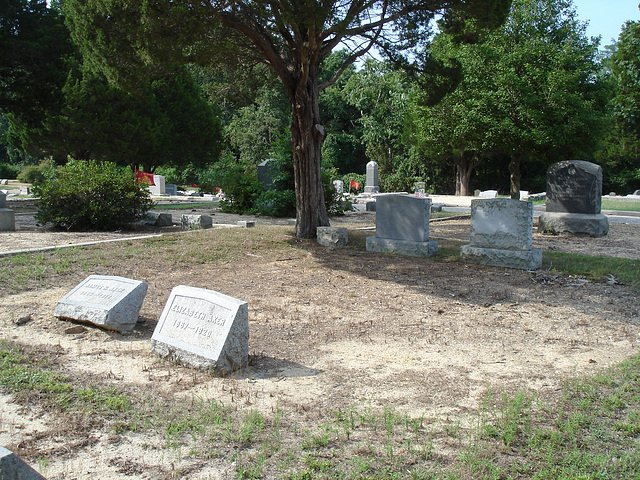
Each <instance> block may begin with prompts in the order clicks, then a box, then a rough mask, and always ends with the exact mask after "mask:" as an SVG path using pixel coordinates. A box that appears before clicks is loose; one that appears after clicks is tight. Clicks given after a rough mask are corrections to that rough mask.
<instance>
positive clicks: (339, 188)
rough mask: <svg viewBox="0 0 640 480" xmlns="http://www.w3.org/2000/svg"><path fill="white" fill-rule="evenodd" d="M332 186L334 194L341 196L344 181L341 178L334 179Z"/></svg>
mask: <svg viewBox="0 0 640 480" xmlns="http://www.w3.org/2000/svg"><path fill="white" fill-rule="evenodd" d="M333 188H335V189H336V195H337V196H338V198H342V196H343V195H344V182H343V181H342V180H334V181H333Z"/></svg>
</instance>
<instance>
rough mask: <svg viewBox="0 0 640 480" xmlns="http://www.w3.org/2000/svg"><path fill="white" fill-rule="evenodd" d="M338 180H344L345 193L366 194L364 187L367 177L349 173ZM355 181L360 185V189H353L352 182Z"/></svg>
mask: <svg viewBox="0 0 640 480" xmlns="http://www.w3.org/2000/svg"><path fill="white" fill-rule="evenodd" d="M338 180H342V183H344V192H345V193H353V194H358V193H362V192H364V187H365V184H366V181H367V176H366V175H360V174H358V173H347V174H346V175H343V176H342V177H340V178H338ZM352 180H353V181H354V182H356V183H358V184H359V186H358V188H355V187H353V188H351V181H352Z"/></svg>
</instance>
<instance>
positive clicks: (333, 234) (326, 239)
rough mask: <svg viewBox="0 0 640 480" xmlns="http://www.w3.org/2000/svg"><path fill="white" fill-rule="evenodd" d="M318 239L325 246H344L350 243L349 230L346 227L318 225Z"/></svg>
mask: <svg viewBox="0 0 640 480" xmlns="http://www.w3.org/2000/svg"><path fill="white" fill-rule="evenodd" d="M317 241H318V243H319V244H320V245H324V246H325V247H343V246H345V245H347V243H349V231H348V230H347V229H346V228H344V227H318V228H317Z"/></svg>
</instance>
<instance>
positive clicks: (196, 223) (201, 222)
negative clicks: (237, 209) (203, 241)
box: [180, 215, 213, 230]
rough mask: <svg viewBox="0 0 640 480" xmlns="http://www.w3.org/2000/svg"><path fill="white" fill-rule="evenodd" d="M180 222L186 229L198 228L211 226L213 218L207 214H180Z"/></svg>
mask: <svg viewBox="0 0 640 480" xmlns="http://www.w3.org/2000/svg"><path fill="white" fill-rule="evenodd" d="M180 224H181V225H182V228H184V229H186V230H200V229H203V228H211V227H212V226H213V218H211V216H209V215H182V217H181V218H180Z"/></svg>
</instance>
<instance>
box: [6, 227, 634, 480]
mask: <svg viewBox="0 0 640 480" xmlns="http://www.w3.org/2000/svg"><path fill="white" fill-rule="evenodd" d="M218 218H222V217H221V216H220V217H218ZM354 220H355V219H354V218H347V219H343V221H351V223H350V228H351V229H352V231H355V229H357V228H359V227H362V226H364V225H367V224H371V223H372V220H373V217H372V216H368V217H367V216H366V215H365V216H361V217H358V221H360V222H361V223H360V224H357V223H354ZM221 223H222V222H221ZM257 228H272V227H257ZM468 228H469V223H468V220H451V221H441V222H434V223H433V224H432V226H431V236H432V237H435V238H440V239H446V238H460V239H462V240H468V235H469V233H468ZM272 230H273V237H274V238H291V237H290V235H291V229H290V228H288V227H273V228H272ZM638 231H639V227H633V226H628V225H612V229H611V234H610V235H609V236H608V237H606V238H605V239H588V238H565V237H549V236H543V235H538V234H536V236H535V245H534V246H535V247H536V248H544V249H547V250H549V249H552V250H558V251H563V250H564V251H574V252H580V253H593V254H603V255H611V254H612V253H615V255H614V256H621V257H626V258H636V259H637V258H639V257H640V255H639V249H640V245H639V244H638V242H637V237H638V235H637V234H638ZM19 233H20V232H17V233H16V235H18V234H19ZM25 233H28V232H25ZM31 233H34V234H35V233H37V232H31ZM192 234H193V233H185V234H182V235H181V237H180V240H178V242H183V241H184V242H187V241H188V236H189V235H192ZM196 234H197V235H206V236H207V237H210V239H211V242H215V239H216V235H217V230H215V229H212V230H208V231H205V232H198V233H196ZM443 241H444V240H443ZM104 248H105V249H108V248H114V247H112V246H109V245H108V244H107V245H106V246H105V247H104ZM0 250H1V248H0ZM107 251H108V250H107ZM90 273H95V274H107V275H109V274H111V275H122V276H126V277H129V278H135V279H138V280H144V281H146V282H148V283H149V293H148V295H147V297H146V299H145V302H144V304H143V307H142V312H141V321H140V323H139V325H138V326H137V327H136V329H135V330H134V331H133V332H132V333H130V334H125V335H120V334H114V333H110V332H107V331H103V330H100V329H96V328H91V327H88V328H86V329H85V330H84V331H83V332H82V333H79V334H69V333H65V331H66V329H67V328H68V327H69V326H70V325H69V323H68V322H62V321H59V320H57V319H56V318H54V317H53V316H52V312H53V309H54V307H55V304H56V302H57V301H58V300H59V299H60V298H61V297H62V296H63V295H64V294H66V293H67V292H68V291H69V290H70V289H71V288H72V287H74V286H75V285H76V284H77V283H79V281H81V280H82V279H83V277H80V276H78V277H77V278H68V277H63V278H61V280H60V283H59V284H58V285H56V286H55V287H52V288H47V289H41V290H32V291H23V292H20V293H18V294H11V295H6V296H5V297H3V298H1V299H0V332H1V334H0V337H1V338H4V339H7V340H11V341H15V342H20V343H22V344H25V345H30V346H33V347H35V348H43V349H47V350H48V351H51V350H54V351H55V352H57V353H56V361H57V362H59V363H60V364H61V365H63V366H64V368H65V369H66V370H67V371H68V372H70V374H71V375H74V376H78V377H86V376H93V377H95V378H98V379H100V381H101V382H103V383H106V384H113V385H121V386H127V387H129V388H132V389H135V390H136V391H144V392H148V395H149V399H150V400H151V401H153V399H154V398H155V396H156V395H158V396H159V395H160V392H163V393H166V392H170V393H171V394H172V395H173V396H174V397H175V398H176V399H179V400H181V401H189V399H192V398H194V397H197V398H205V399H207V398H215V399H218V400H220V401H223V402H225V403H227V404H237V405H238V408H241V409H249V408H255V409H258V410H259V411H261V412H263V413H264V414H265V415H270V414H272V412H273V411H274V410H275V409H276V408H281V409H284V410H286V411H287V412H288V415H289V420H290V421H291V422H298V423H299V424H300V425H301V426H302V428H304V427H306V426H310V425H314V424H318V423H321V422H322V420H323V418H326V417H327V416H328V415H329V412H330V411H332V410H334V409H337V408H342V407H348V406H350V405H365V406H371V407H372V408H384V407H394V408H397V409H399V410H401V411H404V412H407V413H409V414H410V415H412V416H424V417H425V418H426V419H427V420H426V421H427V422H433V423H437V422H443V423H455V422H461V423H462V424H464V423H465V422H468V421H469V418H470V415H472V414H473V413H474V412H475V411H477V408H478V405H479V402H480V401H481V399H482V398H483V396H484V395H485V393H486V392H487V390H488V389H492V390H495V391H498V392H499V391H515V390H517V389H522V388H524V389H531V390H536V391H538V392H539V393H540V395H542V396H545V395H549V396H552V395H554V393H555V392H557V391H558V390H559V389H560V388H561V386H562V383H563V382H564V380H565V379H566V378H567V377H568V376H571V375H576V374H581V373H590V372H596V371H598V370H600V369H603V368H606V367H607V366H610V365H612V364H614V363H616V362H619V361H621V360H624V359H625V358H628V357H629V356H631V355H633V354H636V353H638V350H639V346H640V299H639V298H638V295H637V294H636V293H634V292H633V291H631V290H630V289H628V288H627V287H625V286H624V285H620V284H616V283H615V282H610V283H603V284H599V283H592V282H587V281H584V280H582V279H576V278H568V277H563V276H560V275H556V274H552V273H551V272H548V271H538V272H524V271H517V270H509V269H504V268H491V267H481V266H476V265H465V264H463V263H460V262H458V261H448V260H446V259H439V260H434V259H415V258H405V257H399V256H394V255H383V254H369V253H367V252H364V251H357V250H353V249H336V250H330V249H327V248H324V247H322V246H319V245H317V244H315V243H314V242H298V243H296V242H293V241H292V242H291V247H290V248H289V249H287V250H285V251H278V253H277V254H276V255H275V256H274V255H262V254H261V252H260V250H255V249H251V248H249V247H248V246H247V250H246V254H245V256H244V258H243V259H241V260H238V261H235V260H234V261H231V262H227V263H219V264H216V265H215V266H212V265H210V264H207V263H202V264H189V266H188V268H184V267H183V266H181V265H180V263H179V262H178V261H176V260H172V261H171V262H170V261H169V260H167V263H164V264H161V265H154V264H149V263H147V262H144V261H140V262H129V263H128V264H126V265H118V266H117V267H114V266H110V267H104V268H101V269H100V271H95V272H90ZM179 284H184V285H191V286H195V287H202V288H209V289H214V290H217V291H219V292H222V293H225V294H228V295H232V296H234V297H236V298H240V299H243V300H245V301H247V302H248V303H249V309H250V313H249V317H250V353H251V365H250V367H248V368H247V369H246V370H244V371H242V372H238V373H237V374H236V375H233V376H231V377H228V378H215V377H211V376H209V375H206V374H203V373H199V372H194V371H191V370H189V369H186V368H183V367H178V366H174V365H171V364H169V363H167V362H166V361H164V360H161V359H159V358H157V357H155V356H154V355H152V354H151V352H150V346H149V339H150V337H151V334H152V332H153V328H154V326H155V324H156V322H157V320H158V318H159V316H160V313H161V311H162V308H163V306H164V303H165V302H166V300H167V298H168V295H169V292H170V290H171V288H172V287H173V286H176V285H179ZM25 315H31V320H30V321H28V322H27V323H25V324H22V325H16V324H15V323H14V322H15V320H16V319H17V318H20V317H24V316H25ZM0 404H1V405H2V414H1V415H0V445H5V446H7V447H8V448H10V449H11V450H13V451H15V452H17V453H18V454H20V455H21V456H23V458H25V459H27V460H28V461H29V462H30V463H31V464H32V465H34V466H35V467H38V466H39V463H38V459H40V466H41V467H43V469H44V470H45V473H46V475H47V477H48V478H49V479H63V478H64V479H83V480H84V479H96V478H100V479H107V480H115V479H130V478H140V479H165V478H166V479H169V478H184V479H189V480H191V479H193V480H195V479H209V478H213V479H217V478H232V477H233V465H232V464H231V462H230V460H228V457H225V456H224V455H222V456H221V457H216V458H213V459H207V460H203V459H202V458H201V457H199V456H198V455H190V454H189V453H188V452H185V451H177V450H175V449H173V450H171V449H167V447H166V445H165V440H164V438H163V436H162V434H160V433H154V432H153V430H148V429H147V430H143V431H142V432H141V433H138V432H126V433H123V434H117V435H116V434H114V433H113V432H112V431H110V430H109V429H106V428H95V429H93V430H92V429H89V430H88V433H85V434H83V435H82V436H78V434H77V433H76V430H73V432H74V433H73V434H68V433H66V430H65V428H64V426H61V425H60V424H59V423H58V422H57V419H56V418H53V417H52V415H51V414H50V413H48V412H47V411H43V410H42V409H41V408H39V407H38V406H37V405H35V406H33V407H30V406H28V405H27V406H25V405H18V404H16V403H13V399H12V397H11V396H10V395H3V396H0ZM436 448H437V449H439V452H440V453H441V454H443V455H446V454H448V453H451V452H448V450H447V449H448V447H447V445H445V444H437V442H436ZM42 459H45V460H46V461H45V462H44V463H43V460H42ZM177 470H180V471H182V472H183V473H181V474H180V475H179V476H175V472H176V471H177Z"/></svg>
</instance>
